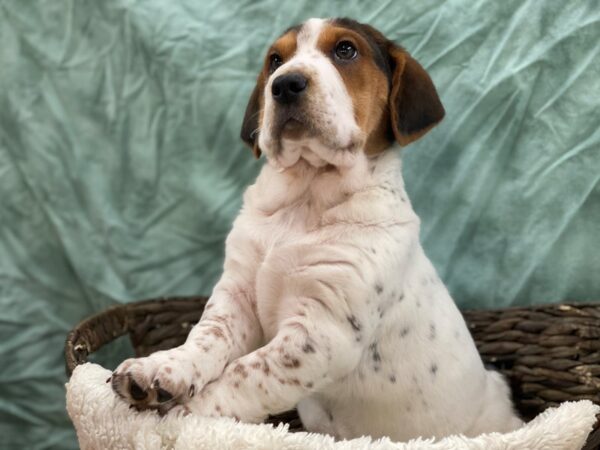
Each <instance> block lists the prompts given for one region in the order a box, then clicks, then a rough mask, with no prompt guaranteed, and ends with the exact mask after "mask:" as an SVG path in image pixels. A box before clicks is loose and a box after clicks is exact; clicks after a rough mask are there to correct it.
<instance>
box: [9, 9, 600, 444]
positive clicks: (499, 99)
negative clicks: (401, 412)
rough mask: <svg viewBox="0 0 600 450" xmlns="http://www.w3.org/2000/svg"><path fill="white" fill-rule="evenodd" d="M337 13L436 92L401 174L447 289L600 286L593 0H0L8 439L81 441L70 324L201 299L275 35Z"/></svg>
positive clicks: (564, 290)
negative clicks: (66, 360) (67, 343)
mask: <svg viewBox="0 0 600 450" xmlns="http://www.w3.org/2000/svg"><path fill="white" fill-rule="evenodd" d="M340 15H341V16H351V17H354V18H356V19H358V20H361V21H365V22H369V23H371V24H373V25H375V26H376V27H378V28H379V29H381V30H382V31H383V32H384V33H385V34H387V35H388V36H389V37H391V38H393V39H395V40H397V41H398V42H400V43H401V44H402V45H404V46H405V47H406V48H407V49H408V50H409V51H410V52H411V53H412V54H413V55H414V56H415V57H416V58H417V59H419V60H420V61H421V62H422V63H423V65H424V66H425V67H426V68H427V69H428V70H429V72H430V73H431V75H432V78H433V79H434V81H435V83H436V85H437V86H438V88H439V91H440V94H441V98H442V100H443V102H444V104H445V107H446V111H447V116H446V118H445V120H444V122H443V123H442V124H441V125H440V126H439V127H437V128H436V129H435V130H434V131H432V132H431V133H430V134H429V135H428V136H427V137H425V138H424V139H422V140H421V141H419V142H417V143H415V144H414V145H411V146H410V147H409V148H407V149H406V150H404V155H405V158H404V159H405V166H404V172H405V180H406V184H407V189H408V191H409V194H410V195H411V198H412V200H413V203H414V207H415V209H416V211H417V213H418V214H419V215H420V216H421V218H422V239H423V242H424V245H425V248H426V251H427V252H428V254H429V255H430V257H431V258H432V260H433V262H434V264H435V265H436V267H437V269H438V270H439V272H440V274H441V276H442V277H443V279H444V280H445V281H446V283H447V284H448V286H449V288H450V290H451V292H452V294H453V295H454V297H455V298H456V300H457V302H458V303H459V304H460V305H461V306H463V307H481V308H487V307H501V306H508V305H512V304H530V303H538V302H557V301H560V300H571V301H588V300H598V299H600V295H599V292H600V256H599V251H598V249H599V248H600V233H599V231H600V185H599V183H598V180H599V177H600V151H599V150H600V95H599V93H600V55H599V52H600V2H599V1H595V0H594V1H591V0H589V1H569V2H542V1H537V0H529V1H523V0H502V1H497V0H475V1H473V0H453V1H447V2H438V1H432V0H426V1H418V2H416V1H408V0H404V1H391V0H390V1H384V2H359V1H356V0H355V1H349V2H342V1H337V2H318V1H316V0H311V1H308V0H294V1H286V2H281V1H275V0H260V1H248V0H246V1H242V2H233V1H227V2H221V1H215V0H209V1H204V0H147V1H133V0H103V1H97V0H87V1H84V0H52V1H50V0H48V1H26V0H4V1H2V0H0V195H1V198H0V220H1V222H0V360H1V364H0V448H7V449H21V448H23V449H42V448H44V449H46V448H56V449H68V448H76V446H77V444H76V440H75V436H74V433H73V431H72V429H71V426H70V423H69V421H68V418H67V416H66V414H65V411H64V387H63V383H64V382H65V376H64V369H63V356H62V345H63V341H64V338H65V335H66V333H67V331H68V330H69V329H70V328H72V327H73V325H74V324H75V323H77V322H78V321H79V320H80V319H82V318H84V317H86V316H88V315H90V314H92V313H94V312H97V311H99V310H102V309H103V308H106V307H108V306H109V305H112V304H114V303H117V302H126V301H132V300H135V299H140V298H146V297H155V296H161V295H172V294H197V293H209V292H210V291H211V287H212V286H213V284H214V283H215V281H216V280H217V278H218V276H219V273H220V271H221V263H222V259H223V241H224V238H225V236H226V234H227V232H228V230H229V228H230V227H231V223H232V220H233V218H234V217H235V215H236V213H237V211H238V209H239V207H240V204H241V195H242V192H243V190H244V188H245V187H246V186H247V185H248V183H250V182H251V181H252V180H253V178H254V177H255V175H256V173H257V171H258V169H259V166H260V163H259V162H256V161H255V160H253V159H252V157H251V155H250V152H249V151H248V149H247V148H245V147H244V145H243V144H242V143H241V141H240V140H239V139H238V133H239V127H240V124H241V118H242V114H243V110H244V107H245V104H246V100H247V98H248V96H249V93H250V91H251V89H252V87H253V84H254V79H255V76H256V73H257V71H258V68H259V66H260V65H261V60H262V57H263V54H264V51H265V49H266V46H267V45H268V43H270V42H271V41H272V40H273V38H274V37H276V36H277V35H278V34H279V33H280V32H281V31H282V30H283V29H285V28H287V27H288V26H290V25H292V24H294V23H297V22H300V21H302V20H304V19H306V18H308V17H311V16H340ZM104 353H105V354H104V355H103V357H102V358H104V359H103V360H102V361H103V362H104V363H105V364H106V365H107V366H108V367H112V366H114V364H115V363H116V362H117V361H118V360H119V359H120V358H122V357H123V356H124V355H125V354H126V353H127V349H126V346H125V345H120V346H116V347H115V348H113V349H110V350H107V351H106V352H104Z"/></svg>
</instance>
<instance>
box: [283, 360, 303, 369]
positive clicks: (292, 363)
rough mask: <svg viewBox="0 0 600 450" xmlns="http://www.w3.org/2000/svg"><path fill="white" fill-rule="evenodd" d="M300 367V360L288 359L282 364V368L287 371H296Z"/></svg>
mask: <svg viewBox="0 0 600 450" xmlns="http://www.w3.org/2000/svg"><path fill="white" fill-rule="evenodd" d="M300 365H301V364H300V360H299V359H297V358H289V359H286V360H285V361H284V362H283V366H284V367H286V368H288V369H297V368H298V367H300Z"/></svg>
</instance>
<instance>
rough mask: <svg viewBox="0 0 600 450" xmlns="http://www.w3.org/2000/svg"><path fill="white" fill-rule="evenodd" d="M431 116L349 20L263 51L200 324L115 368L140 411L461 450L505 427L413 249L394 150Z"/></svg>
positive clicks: (405, 64)
mask: <svg viewBox="0 0 600 450" xmlns="http://www.w3.org/2000/svg"><path fill="white" fill-rule="evenodd" d="M443 116H444V109H443V107H442V104H441V103H440V99H439V98H438V94H437V93H436V90H435V88H434V86H433V83H432V81H431V79H430V77H429V76H428V75H427V73H426V72H425V70H424V69H423V67H421V66H420V65H419V63H418V62H417V61H415V60H414V59H413V58H412V57H411V56H410V55H409V54H408V53H407V52H406V51H405V50H403V49H402V48H401V47H399V46H397V45H395V44H394V43H392V42H390V41H389V40H387V39H386V38H385V37H384V36H383V35H382V34H381V33H380V32H378V31H377V30H375V29H374V28H372V27H370V26H368V25H363V24H359V23H357V22H355V21H352V20H349V19H332V20H322V19H311V20H309V21H307V22H306V23H304V24H302V25H300V26H296V27H293V28H290V29H289V30H287V31H286V32H285V33H284V34H283V35H282V36H281V37H280V38H279V39H277V40H276V41H275V43H274V44H273V45H272V46H271V48H270V49H269V51H268V53H267V56H266V58H265V61H264V64H263V68H262V70H261V72H260V74H259V76H258V80H257V84H256V88H255V89H254V92H253V93H252V96H251V98H250V102H249V104H248V107H247V110H246V115H245V118H244V122H243V126H242V132H241V135H242V138H243V140H244V141H246V142H247V143H248V144H249V145H250V146H251V148H252V149H253V151H254V154H255V155H256V156H257V157H258V156H259V155H260V154H261V153H264V154H265V155H266V159H267V164H266V165H265V166H264V167H263V169H262V171H261V173H260V175H259V176H258V178H257V180H256V182H255V184H254V185H252V186H250V187H249V188H248V190H247V191H246V193H245V195H244V205H243V208H242V210H241V212H240V214H239V216H238V217H237V219H236V220H235V223H234V226H233V229H232V231H231V233H230V234H229V236H228V237H227V242H226V257H225V264H224V272H223V276H222V277H221V279H220V281H219V282H218V283H217V285H216V286H215V288H214V290H213V293H212V296H211V298H210V300H209V302H208V303H207V305H206V309H205V311H204V313H203V316H202V319H201V320H200V322H199V323H198V324H197V325H196V326H195V327H194V328H193V329H192V331H191V333H190V335H189V337H188V339H187V341H186V343H185V344H183V345H182V346H180V347H177V348H174V349H172V350H167V351H161V352H157V353H154V354H152V355H150V356H149V357H146V358H137V359H129V360H127V361H125V362H123V363H122V364H121V365H120V366H119V367H118V368H117V370H116V371H115V373H114V374H113V377H112V386H113V388H114V390H115V392H116V393H117V394H118V395H120V396H121V397H122V398H123V399H125V400H126V401H127V402H129V403H130V404H131V405H133V406H134V407H136V408H138V409H146V408H155V409H158V410H159V411H160V412H162V413H165V412H167V411H171V412H170V413H184V414H186V413H192V414H198V415H205V416H230V417H235V418H237V419H238V420H241V421H244V422H261V421H262V420H264V419H265V418H266V417H267V415H269V414H275V413H279V412H282V411H285V410H288V409H291V408H294V407H297V408H298V411H299V414H300V417H301V419H302V422H303V424H304V426H305V427H306V429H307V430H309V431H314V432H319V433H327V434H330V435H333V436H335V437H336V438H340V439H341V438H345V439H348V438H353V437H357V436H361V435H370V436H373V437H380V436H389V437H390V438H392V439H394V440H401V441H403V440H407V439H411V438H414V437H417V436H424V437H436V438H439V437H442V436H446V435H449V434H454V433H463V434H465V435H468V436H475V435H478V434H480V433H484V432H491V431H498V432H506V431H509V430H512V429H514V428H516V427H519V426H520V425H521V420H520V419H519V418H518V417H517V416H516V415H515V413H514V412H513V408H512V405H511V402H510V399H509V389H508V387H507V385H506V383H505V381H504V380H503V379H502V378H501V376H500V375H499V374H497V373H495V372H491V371H488V370H486V369H485V368H484V366H483V363H482V361H481V358H480V356H479V354H478V352H477V349H476V348H475V345H474V343H473V340H472V339H471V337H470V334H469V331H468V330H467V327H466V325H465V322H464V320H463V318H462V316H461V314H460V312H459V311H458V309H457V307H456V305H455V304H454V302H453V301H452V299H451V297H450V295H449V294H448V291H447V289H446V288H445V286H444V284H443V283H442V282H441V280H440V278H439V277H438V275H437V274H436V271H435V269H434V267H433V266H432V264H431V262H430V261H429V260H428V259H427V257H426V256H425V254H424V252H423V249H422V247H421V244H420V242H419V218H418V217H417V216H416V215H415V213H414V211H413V209H412V207H411V204H410V201H409V199H408V197H407V195H406V191H405V189H404V184H403V180H402V173H401V162H400V157H399V155H398V152H397V151H395V150H389V147H391V146H392V145H393V144H394V142H397V143H399V144H400V145H407V144H409V143H411V142H413V141H414V140H416V139H418V138H420V137H421V136H423V135H424V134H425V133H427V131H428V130H430V129H431V128H432V127H434V126H435V125H436V124H437V123H438V122H439V121H440V120H442V118H443Z"/></svg>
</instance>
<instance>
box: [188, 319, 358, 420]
mask: <svg viewBox="0 0 600 450" xmlns="http://www.w3.org/2000/svg"><path fill="white" fill-rule="evenodd" d="M324 314H326V313H325V312H323V313H322V314H318V316H319V317H318V319H316V318H314V317H306V316H305V317H304V319H305V320H297V319H290V320H289V321H288V323H286V324H285V326H283V327H282V328H281V330H280V332H279V333H278V334H277V336H276V337H275V338H274V339H273V340H272V341H271V342H269V344H267V345H266V346H264V347H263V348H261V349H259V350H257V351H255V352H253V353H250V354H248V355H246V356H243V357H241V358H239V359H237V360H236V361H233V362H232V363H231V364H230V365H229V366H228V367H227V368H226V369H225V371H224V373H223V374H222V375H221V377H219V378H218V379H217V380H216V381H214V382H212V383H210V384H208V385H207V386H206V387H205V388H204V390H203V391H202V392H201V393H200V394H199V395H197V396H196V397H195V398H194V399H193V400H192V401H191V402H189V403H188V404H187V405H186V407H187V408H188V411H190V412H192V413H194V414H199V415H205V416H229V417H235V418H237V419H238V420H242V421H244V422H257V423H258V422H261V421H263V420H264V419H265V418H266V417H267V415H269V414H275V413H278V412H282V411H285V410H288V409H291V408H293V407H294V406H295V405H296V404H297V403H298V402H299V401H300V400H301V399H302V398H304V397H306V396H307V395H309V394H310V393H311V392H315V391H318V390H321V389H323V387H324V386H326V385H327V384H330V383H332V382H334V381H335V380H337V379H339V378H341V377H343V376H344V375H346V374H347V373H349V372H350V371H351V370H352V369H354V368H355V367H356V365H357V364H358V361H359V359H360V355H361V349H360V347H357V345H356V342H355V341H356V333H355V332H354V331H353V329H352V327H351V325H349V324H348V323H345V324H344V323H342V322H340V321H336V320H334V319H333V318H331V317H330V318H329V320H324V317H323V315H324ZM311 322H312V323H311ZM317 323H318V326H317V325H315V324H317Z"/></svg>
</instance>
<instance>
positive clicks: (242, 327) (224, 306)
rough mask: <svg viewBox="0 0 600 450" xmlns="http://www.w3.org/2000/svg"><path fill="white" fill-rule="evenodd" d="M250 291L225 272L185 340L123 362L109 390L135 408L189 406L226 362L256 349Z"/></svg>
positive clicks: (256, 327) (259, 336)
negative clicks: (192, 399) (191, 400)
mask: <svg viewBox="0 0 600 450" xmlns="http://www.w3.org/2000/svg"><path fill="white" fill-rule="evenodd" d="M253 292H254V289H253V287H246V286H243V285H241V284H240V283H239V282H237V283H236V282H234V280H232V279H230V277H229V276H228V274H227V273H226V274H225V275H224V276H223V278H222V279H221V281H220V282H219V283H218V284H217V286H216V287H215V289H214V291H213V295H212V296H211V298H210V300H209V302H208V303H207V305H206V308H205V311H204V313H203V315H202V318H201V320H200V322H198V324H196V325H195V326H194V328H193V329H192V330H191V332H190V334H189V336H188V338H187V340H186V342H185V343H184V344H183V345H181V346H179V347H176V348H173V349H170V350H164V351H159V352H156V353H153V354H151V355H150V356H148V357H145V358H133V359H128V360H126V361H124V362H123V363H122V364H121V365H119V367H117V369H116V370H115V372H114V373H113V376H112V377H111V379H112V386H113V390H114V391H115V392H116V393H117V394H118V395H119V396H120V397H122V398H123V399H125V400H126V401H127V402H129V403H130V404H132V405H133V406H135V407H137V408H138V409H146V408H152V409H158V410H159V411H160V412H166V411H168V410H169V409H171V408H172V407H174V406H176V405H178V404H184V403H186V402H188V401H189V400H190V399H191V398H192V397H193V396H194V395H195V393H197V392H198V391H200V390H202V388H203V387H204V385H205V384H206V383H208V382H210V381H211V380H214V379H215V378H217V377H219V376H220V375H221V373H222V372H223V369H224V368H225V366H226V365H227V363H229V362H230V361H232V360H234V359H236V358H238V357H239V356H241V355H244V354H246V353H248V352H250V351H252V350H254V349H256V348H257V347H258V346H259V345H260V342H261V340H262V331H261V328H260V326H259V325H258V321H257V319H256V303H255V299H254V298H253V297H254V293H253Z"/></svg>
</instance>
